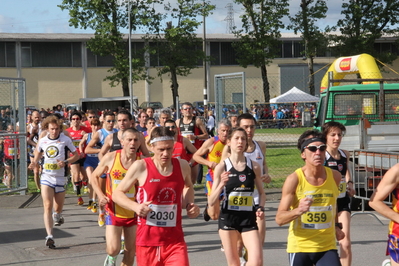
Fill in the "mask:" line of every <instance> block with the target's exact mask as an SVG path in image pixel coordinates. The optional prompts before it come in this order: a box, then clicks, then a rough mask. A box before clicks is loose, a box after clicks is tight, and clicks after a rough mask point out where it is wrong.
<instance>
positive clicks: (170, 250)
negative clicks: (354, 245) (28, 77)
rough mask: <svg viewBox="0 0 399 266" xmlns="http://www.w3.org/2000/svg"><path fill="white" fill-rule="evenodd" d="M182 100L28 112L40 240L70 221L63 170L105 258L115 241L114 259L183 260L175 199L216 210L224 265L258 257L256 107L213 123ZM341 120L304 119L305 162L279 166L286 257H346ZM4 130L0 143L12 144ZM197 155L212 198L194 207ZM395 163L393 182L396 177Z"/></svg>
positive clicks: (179, 204) (187, 208)
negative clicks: (310, 122)
mask: <svg viewBox="0 0 399 266" xmlns="http://www.w3.org/2000/svg"><path fill="white" fill-rule="evenodd" d="M180 112H181V117H180V118H178V119H176V117H174V113H173V111H172V110H171V109H168V108H164V109H161V110H160V112H159V113H158V117H154V110H153V109H152V108H147V109H145V110H139V111H138V112H137V114H136V115H132V114H131V113H130V112H129V111H128V110H124V109H120V110H115V111H111V110H104V111H101V112H100V111H98V110H96V111H94V110H88V111H86V112H81V111H77V110H72V111H70V112H69V111H68V115H65V113H64V112H63V110H62V109H61V106H59V107H56V108H55V110H54V111H53V112H50V113H49V112H47V111H46V110H41V111H37V110H35V111H32V112H31V113H29V114H28V117H29V120H28V124H27V131H28V133H29V134H28V145H29V149H28V157H29V169H30V170H31V171H32V172H33V175H34V180H35V184H36V186H37V190H38V192H40V193H41V196H42V199H43V207H44V214H43V218H44V225H45V229H46V233H47V236H46V238H45V245H46V246H48V247H49V248H51V249H53V248H56V245H55V239H56V238H55V236H54V235H53V226H61V225H62V224H63V223H65V222H67V219H64V217H63V214H62V210H63V204H64V199H65V193H66V184H67V183H68V182H70V183H71V184H72V185H73V187H74V191H75V193H76V202H77V204H78V205H84V206H85V207H87V209H88V211H91V212H93V213H95V214H97V215H98V225H99V226H100V227H103V226H105V236H106V253H107V256H106V258H105V261H104V265H116V258H117V256H118V254H120V253H121V254H123V260H122V264H121V265H133V263H134V260H135V258H136V263H137V265H143V266H149V265H189V259H188V252H187V246H186V244H185V241H184V234H183V230H182V210H184V212H185V213H186V215H187V216H188V217H189V218H196V217H198V216H199V215H200V213H203V219H204V220H205V221H209V220H211V219H212V220H218V228H215V231H216V230H217V231H218V232H219V236H220V239H221V248H222V250H223V251H224V254H225V256H226V260H227V264H228V265H247V266H250V265H263V263H264V262H263V255H262V249H263V243H264V242H265V238H266V222H265V203H266V195H265V191H264V190H263V187H264V184H263V183H269V182H271V178H272V177H271V176H270V175H269V174H268V172H269V171H268V165H267V158H266V144H265V142H263V141H257V140H255V130H256V124H257V122H256V119H255V118H254V116H253V115H252V114H251V113H244V114H241V115H230V116H229V117H228V118H224V119H222V120H220V121H218V124H217V125H215V120H214V117H213V116H212V114H211V113H210V116H209V119H207V121H205V120H203V119H202V118H200V117H199V116H196V115H195V114H194V109H193V106H192V104H191V103H189V102H186V103H183V104H182V105H181V110H180ZM66 121H68V122H66ZM10 130H11V131H13V129H10ZM344 132H345V127H344V126H343V125H342V124H340V123H337V122H328V123H326V124H325V125H324V126H323V129H322V132H319V131H317V130H307V131H306V132H304V133H303V134H302V135H301V136H300V137H299V139H298V149H299V151H300V154H301V155H300V156H301V158H302V159H303V161H304V166H303V167H301V168H299V169H297V170H296V171H295V172H294V173H292V174H291V175H289V176H288V177H287V179H286V181H285V183H284V186H283V189H282V198H281V202H280V205H279V208H278V211H277V214H276V222H277V224H279V225H284V224H288V223H289V224H290V227H289V233H288V245H287V252H288V254H289V263H290V265H292V266H299V265H304V266H305V265H306V266H307V265H329V266H330V265H332V266H334V265H344V266H348V265H351V263H352V252H351V241H350V212H351V210H350V208H349V201H350V197H352V196H353V195H354V193H355V190H354V188H353V182H352V177H351V175H350V171H349V170H348V163H349V156H348V152H347V151H344V150H341V149H339V145H340V143H341V140H342V137H343V134H344ZM1 141H2V144H3V146H2V147H3V150H4V152H5V153H6V151H5V150H8V147H9V146H6V145H7V144H6V140H5V139H4V138H3V139H2V140H1ZM10 151H11V148H10ZM7 155H9V156H10V154H7ZM4 165H5V166H6V165H7V160H4ZM203 167H207V168H208V171H207V174H206V180H205V194H206V195H207V199H208V201H207V203H208V204H207V206H206V208H205V209H204V210H202V211H200V209H199V207H198V206H197V205H196V204H195V200H194V186H195V185H198V184H201V183H202V173H203ZM395 174H396V173H392V174H391V175H392V180H393V181H391V183H392V184H397V183H399V181H397V180H398V178H396V179H395V177H396V175H397V174H396V175H395ZM68 177H70V181H68ZM395 182H396V183H395ZM393 186H394V185H391V187H393ZM85 193H87V196H84V194H85ZM387 193H388V192H385V193H382V195H378V194H377V196H378V197H376V199H382V200H383V199H384V197H385V196H386V194H387ZM87 197H88V202H86V203H85V200H84V198H87ZM376 201H377V200H375V202H376ZM375 206H377V207H379V208H381V210H382V211H385V212H387V213H388V211H387V210H385V209H384V208H383V207H380V205H378V203H376V205H375ZM389 215H391V214H390V213H388V216H389ZM392 236H394V233H393V234H392ZM393 238H394V237H391V242H392V243H393V242H394V241H396V242H395V243H397V240H393ZM337 240H338V241H339V252H338V250H337V245H336V241H337ZM392 246H393V245H392ZM393 249H394V247H393V248H391V249H390V251H391V252H393V251H392V250H393ZM396 250H397V249H396ZM392 263H393V264H394V263H395V262H394V261H393V262H392Z"/></svg>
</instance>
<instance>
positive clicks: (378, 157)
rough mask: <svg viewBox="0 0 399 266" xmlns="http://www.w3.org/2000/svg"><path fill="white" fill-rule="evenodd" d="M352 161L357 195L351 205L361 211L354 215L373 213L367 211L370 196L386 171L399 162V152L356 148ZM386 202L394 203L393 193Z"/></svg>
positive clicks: (353, 208)
mask: <svg viewBox="0 0 399 266" xmlns="http://www.w3.org/2000/svg"><path fill="white" fill-rule="evenodd" d="M352 161H353V163H352V167H351V174H352V179H353V182H354V186H355V189H356V195H355V197H354V199H353V200H352V206H351V207H352V210H358V211H359V212H356V213H353V214H352V215H356V214H361V213H366V214H370V215H373V213H371V212H367V210H369V209H370V208H369V206H368V202H369V200H370V197H371V195H372V194H373V192H374V191H375V190H376V188H377V186H378V184H379V183H380V181H381V180H382V178H383V176H384V175H385V173H386V172H387V171H388V170H389V169H390V168H391V167H392V166H394V165H395V164H397V163H399V153H397V152H378V151H370V150H355V151H354V152H353V154H352ZM385 203H386V204H388V205H391V204H392V198H391V195H389V196H388V198H386V199H385ZM375 217H376V216H375ZM376 218H377V217H376ZM377 219H378V218H377Z"/></svg>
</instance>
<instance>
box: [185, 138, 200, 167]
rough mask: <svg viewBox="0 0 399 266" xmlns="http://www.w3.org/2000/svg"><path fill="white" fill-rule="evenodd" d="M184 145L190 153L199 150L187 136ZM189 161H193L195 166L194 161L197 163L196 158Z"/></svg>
mask: <svg viewBox="0 0 399 266" xmlns="http://www.w3.org/2000/svg"><path fill="white" fill-rule="evenodd" d="M183 145H184V149H186V151H188V152H189V153H191V154H194V153H196V152H197V148H196V147H195V146H194V145H193V144H192V143H191V141H189V140H188V139H187V138H183ZM189 163H191V166H193V163H195V160H194V158H191V160H190V162H189Z"/></svg>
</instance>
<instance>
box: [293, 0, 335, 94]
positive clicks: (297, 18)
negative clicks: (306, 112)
mask: <svg viewBox="0 0 399 266" xmlns="http://www.w3.org/2000/svg"><path fill="white" fill-rule="evenodd" d="M327 10H328V8H327V5H326V1H322V0H316V1H315V0H301V2H300V10H299V11H298V13H296V14H295V15H294V16H290V17H289V18H290V21H291V24H290V25H289V26H288V27H287V28H288V29H290V30H294V33H295V34H298V32H299V33H300V34H301V37H302V42H303V44H304V47H305V49H304V54H303V56H304V57H306V60H307V64H308V69H309V80H308V88H309V92H310V94H312V95H315V84H314V64H313V62H314V58H315V57H316V55H317V52H318V51H319V52H320V51H324V50H325V47H326V46H327V43H328V42H327V38H326V36H325V34H324V33H323V31H322V30H321V29H320V28H319V27H318V26H317V22H318V21H319V20H321V19H324V18H325V17H326V13H327Z"/></svg>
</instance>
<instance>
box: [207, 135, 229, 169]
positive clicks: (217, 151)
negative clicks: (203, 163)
mask: <svg viewBox="0 0 399 266" xmlns="http://www.w3.org/2000/svg"><path fill="white" fill-rule="evenodd" d="M224 146H225V144H224V143H223V142H221V141H220V139H219V137H218V136H215V137H214V142H213V148H212V150H211V151H210V152H209V154H208V158H207V160H208V161H210V162H215V163H220V160H221V159H222V152H223V148H224Z"/></svg>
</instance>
